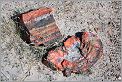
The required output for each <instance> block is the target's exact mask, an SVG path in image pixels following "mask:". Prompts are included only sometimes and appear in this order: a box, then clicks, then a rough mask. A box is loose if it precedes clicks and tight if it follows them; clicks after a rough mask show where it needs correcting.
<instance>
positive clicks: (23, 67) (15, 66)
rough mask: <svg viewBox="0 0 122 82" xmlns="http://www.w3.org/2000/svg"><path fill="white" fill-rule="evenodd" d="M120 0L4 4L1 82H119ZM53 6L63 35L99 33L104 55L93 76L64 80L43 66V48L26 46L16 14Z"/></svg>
mask: <svg viewBox="0 0 122 82" xmlns="http://www.w3.org/2000/svg"><path fill="white" fill-rule="evenodd" d="M120 5H121V1H80V0H79V1H63V0H61V1H9V2H2V5H1V12H2V13H1V20H2V23H1V42H2V44H1V48H2V56H1V81H42V80H43V81H105V80H107V81H108V80H110V81H120V80H121V75H120V74H121V68H120V60H121V57H120V56H121V52H120V50H121V48H120V46H121V45H120V35H121V34H120V31H121V30H120V29H121V27H120V20H121V19H120ZM44 6H46V7H53V8H54V9H55V11H54V13H53V15H54V18H55V20H56V23H57V25H58V27H59V29H60V31H61V33H62V35H64V36H67V35H73V34H74V33H76V32H78V31H91V32H94V33H96V34H97V35H98V36H99V37H100V38H101V41H102V43H103V52H104V56H103V57H102V58H101V59H100V60H99V61H98V62H97V63H96V64H95V65H94V66H93V67H92V68H91V72H92V73H91V74H90V75H87V74H78V75H76V74H72V75H71V76H70V77H64V76H63V75H62V73H61V72H57V71H52V70H51V69H49V68H47V67H46V66H44V65H43V64H42V63H41V56H42V53H43V51H42V50H43V49H42V48H37V47H31V46H29V45H28V44H26V43H24V42H23V41H22V40H21V39H20V37H19V35H18V32H17V30H16V29H15V25H14V22H13V21H12V20H11V19H10V17H11V16H12V15H13V12H14V11H19V12H25V11H28V10H30V9H36V8H39V7H44Z"/></svg>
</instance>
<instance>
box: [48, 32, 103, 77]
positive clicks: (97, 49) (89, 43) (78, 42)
mask: <svg viewBox="0 0 122 82" xmlns="http://www.w3.org/2000/svg"><path fill="white" fill-rule="evenodd" d="M63 43H64V46H61V47H59V48H56V49H54V50H50V51H49V52H48V56H47V61H48V62H51V63H53V65H54V67H55V68H56V69H57V70H60V71H62V72H63V73H64V75H65V76H69V75H70V74H71V73H79V72H85V71H87V70H89V68H90V67H91V66H92V65H94V63H96V62H97V61H98V59H99V58H100V57H101V56H102V54H103V53H102V43H101V41H100V39H99V38H98V37H97V35H95V34H93V33H89V32H83V33H82V35H81V36H79V37H78V36H74V35H73V36H71V37H69V38H68V39H67V40H66V41H64V42H63ZM73 58H74V59H73ZM47 64H49V63H47Z"/></svg>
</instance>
